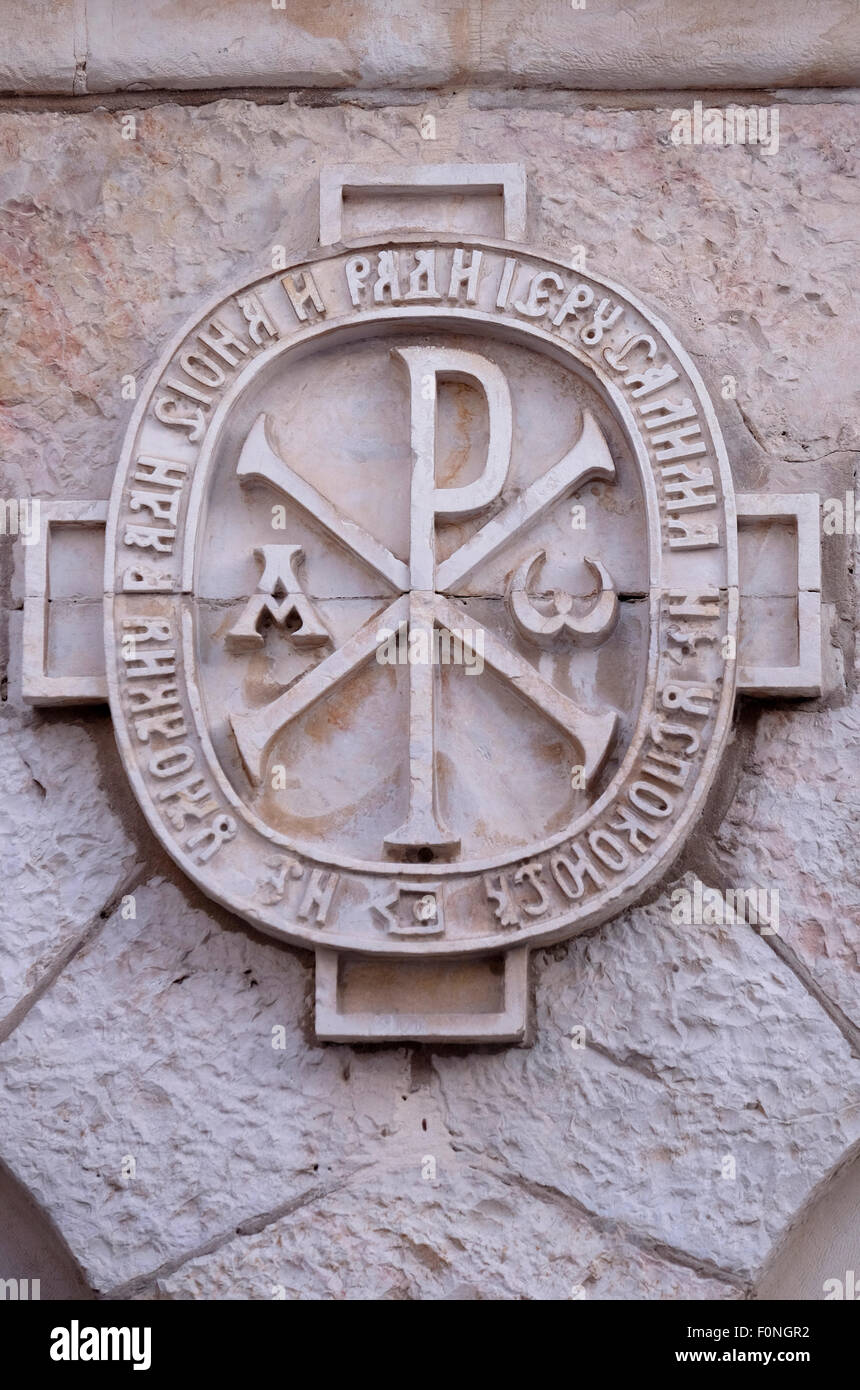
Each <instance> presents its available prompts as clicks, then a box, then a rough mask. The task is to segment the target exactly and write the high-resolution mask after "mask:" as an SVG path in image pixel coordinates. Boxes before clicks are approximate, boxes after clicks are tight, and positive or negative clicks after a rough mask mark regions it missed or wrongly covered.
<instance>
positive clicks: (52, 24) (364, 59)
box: [0, 0, 860, 92]
mask: <svg viewBox="0 0 860 1390" xmlns="http://www.w3.org/2000/svg"><path fill="white" fill-rule="evenodd" d="M3 9H4V11H8V14H6V15H5V18H6V22H7V24H8V25H9V33H8V39H9V41H10V42H9V44H8V52H7V55H6V60H5V62H4V64H3V68H2V70H0V75H2V80H3V86H4V88H5V90H10V89H11V90H13V91H49V92H71V91H72V90H73V89H74V90H75V91H80V92H86V91H90V92H106V91H116V90H122V89H125V88H135V87H141V86H145V87H186V88H195V87H241V86H257V85H261V86H321V87H345V86H356V87H359V88H360V87H372V86H380V87H407V88H408V87H433V86H437V85H442V84H445V83H451V82H459V83H464V82H491V83H507V84H511V85H516V86H519V87H522V86H535V87H546V86H549V87H586V88H589V87H591V88H634V89H635V88H637V87H639V88H642V87H646V88H647V87H651V88H659V87H664V88H665V87H672V86H683V87H689V86H692V85H693V83H694V82H699V83H700V84H701V85H703V86H706V87H718V86H726V87H743V86H750V87H760V86H771V85H781V86H789V85H794V84H798V85H804V86H822V85H830V86H839V85H845V84H849V83H851V82H852V81H855V80H856V78H857V72H858V47H860V39H858V32H857V22H856V18H857V16H856V9H855V8H854V7H853V6H852V4H851V0H817V3H815V4H814V5H811V6H803V7H802V8H800V9H798V10H795V11H793V12H788V13H786V10H785V7H784V6H783V5H781V4H779V3H778V0H760V3H759V4H758V5H756V6H755V8H754V9H753V10H752V11H750V10H749V8H748V7H744V6H743V5H742V4H741V3H739V0H735V2H734V3H731V4H726V5H723V6H721V7H720V8H719V9H716V10H712V11H707V12H703V10H702V8H701V5H700V4H699V3H698V0H683V3H677V2H676V3H674V4H673V3H672V0H644V3H641V4H639V5H637V6H636V8H635V11H634V10H630V9H629V8H627V7H625V5H624V4H623V3H622V0H604V2H603V3H602V4H601V5H599V6H598V5H591V4H589V5H580V4H578V3H577V4H576V5H571V4H567V3H564V0H541V3H539V4H533V3H525V0H492V3H486V4H484V5H482V6H478V7H475V6H473V5H469V4H468V3H467V0H436V3H435V4H431V5H425V6H423V7H422V9H421V10H420V11H416V12H414V13H410V16H409V21H408V23H406V22H398V17H396V16H395V15H393V14H392V11H391V7H390V5H389V4H387V3H386V0H361V2H360V3H357V4H353V5H352V6H351V7H350V8H349V10H340V8H339V7H338V6H336V5H326V6H319V5H315V4H313V3H304V4H299V5H296V4H293V3H289V2H288V0H284V3H279V5H278V7H275V6H274V5H271V4H268V3H263V0H233V3H231V4H220V5H215V6H213V7H210V9H208V10H207V12H206V14H205V17H202V16H201V14H200V12H199V10H198V8H197V7H196V6H195V5H193V4H192V3H191V0H174V3H173V4H171V5H170V6H167V7H161V8H160V9H159V10H157V11H155V12H151V13H150V12H146V13H144V12H142V11H141V10H137V9H136V10H133V11H129V9H128V7H127V6H126V5H125V4H123V0H75V2H74V3H73V0H53V3H52V4H50V5H49V6H47V7H46V10H47V13H46V14H45V15H44V16H43V10H42V7H40V9H39V15H38V23H37V21H36V15H35V13H34V14H33V17H32V22H31V23H30V24H28V23H27V22H26V20H27V18H29V16H26V15H25V16H23V19H24V21H25V22H24V23H23V24H22V22H21V20H22V16H20V15H19V13H18V12H17V11H14V10H13V8H12V0H5V4H4V7H3ZM46 28H47V40H48V41H47V42H46V41H45V38H44V37H43V35H44V33H45V29H46ZM73 84H74V85H73Z"/></svg>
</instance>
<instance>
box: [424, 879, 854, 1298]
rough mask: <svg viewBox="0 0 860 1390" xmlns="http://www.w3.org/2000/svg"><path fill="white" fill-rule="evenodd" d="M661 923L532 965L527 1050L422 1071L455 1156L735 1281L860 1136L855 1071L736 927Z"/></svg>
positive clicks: (821, 1020)
mask: <svg viewBox="0 0 860 1390" xmlns="http://www.w3.org/2000/svg"><path fill="white" fill-rule="evenodd" d="M670 912H671V902H670V901H669V899H668V897H666V896H664V897H662V898H660V899H659V900H658V901H657V902H656V903H655V904H654V905H652V906H651V907H647V908H642V909H636V910H634V911H632V912H630V913H628V914H626V915H625V916H624V917H622V918H619V919H618V920H617V921H616V922H615V923H612V924H610V925H609V926H607V927H605V928H603V929H602V930H601V931H600V932H598V933H597V934H595V935H594V936H592V937H589V938H587V939H586V938H580V939H579V940H576V941H573V942H572V943H571V944H570V946H569V947H557V948H555V949H554V951H552V952H547V953H545V955H544V956H543V957H541V955H540V954H539V955H538V956H537V971H538V981H539V984H538V991H537V999H538V1018H537V1041H536V1043H535V1047H534V1049H533V1050H532V1051H531V1052H525V1051H509V1052H506V1053H504V1054H500V1055H497V1056H482V1057H469V1058H453V1057H443V1056H439V1057H436V1058H434V1064H433V1065H434V1071H435V1072H436V1074H437V1075H438V1085H439V1091H440V1096H441V1101H440V1106H441V1114H442V1117H443V1119H444V1122H445V1124H446V1127H447V1129H448V1131H449V1133H450V1134H451V1137H452V1140H453V1142H455V1143H456V1144H457V1145H458V1146H460V1145H462V1147H463V1149H464V1151H465V1152H467V1153H469V1154H471V1155H473V1156H474V1155H477V1154H481V1155H482V1156H483V1159H484V1161H486V1160H487V1159H489V1160H494V1161H499V1162H504V1163H505V1164H506V1165H507V1166H508V1167H509V1168H511V1169H513V1170H514V1171H515V1172H517V1173H518V1174H520V1175H521V1176H522V1177H524V1178H526V1179H528V1180H529V1181H531V1182H536V1183H540V1184H541V1185H543V1186H547V1187H551V1188H554V1189H555V1190H557V1191H560V1192H563V1193H565V1194H566V1195H567V1196H569V1197H572V1198H573V1199H575V1200H576V1201H579V1202H581V1203H582V1204H583V1206H584V1207H586V1208H587V1209H588V1210H589V1211H591V1212H593V1213H595V1214H596V1215H598V1216H599V1217H601V1218H603V1219H607V1218H610V1217H612V1218H615V1219H617V1220H619V1221H621V1222H622V1223H624V1225H625V1226H628V1227H631V1228H633V1229H635V1230H637V1231H640V1232H648V1233H649V1234H650V1235H651V1236H652V1237H653V1238H654V1239H656V1240H659V1241H664V1242H665V1243H666V1244H668V1245H671V1246H672V1247H674V1248H680V1249H683V1250H686V1251H688V1252H689V1253H690V1254H691V1255H693V1256H695V1257H697V1258H700V1259H702V1258H709V1259H712V1260H713V1261H714V1262H715V1263H717V1264H719V1265H720V1266H721V1267H723V1268H726V1269H732V1270H734V1271H735V1272H736V1273H737V1274H739V1275H748V1274H749V1273H750V1272H751V1271H753V1270H755V1269H756V1268H757V1267H758V1266H759V1264H760V1263H761V1262H762V1260H763V1259H764V1257H765V1255H766V1254H767V1251H768V1249H769V1248H770V1245H771V1243H772V1242H773V1240H774V1238H775V1236H776V1235H777V1234H778V1232H779V1231H780V1229H781V1228H782V1227H783V1226H784V1225H785V1224H786V1222H787V1221H788V1219H789V1218H790V1216H791V1214H792V1212H794V1211H795V1210H796V1208H797V1207H798V1206H799V1204H800V1202H801V1201H802V1200H803V1198H804V1196H805V1195H806V1194H807V1193H808V1192H809V1191H810V1189H811V1188H812V1187H813V1186H814V1185H815V1183H816V1182H817V1181H819V1180H820V1178H821V1177H823V1176H824V1174H825V1173H826V1172H827V1171H828V1170H829V1169H830V1167H831V1166H832V1165H833V1164H834V1163H835V1162H836V1160H837V1159H838V1158H839V1157H840V1156H841V1154H843V1153H844V1152H845V1151H846V1149H847V1148H848V1147H849V1145H850V1143H851V1142H852V1138H853V1137H854V1136H856V1135H857V1134H858V1133H860V1106H858V1104H857V1073H858V1068H857V1063H856V1062H852V1059H851V1055H850V1050H849V1048H848V1045H847V1043H846V1042H845V1039H844V1038H843V1037H842V1035H841V1034H840V1033H839V1032H838V1031H837V1029H836V1028H835V1027H834V1026H833V1025H832V1024H831V1022H830V1021H829V1019H827V1017H826V1016H825V1015H824V1014H823V1013H822V1011H821V1009H820V1008H819V1006H818V1005H817V1004H816V1003H815V1002H814V1001H813V1000H812V999H811V998H810V996H809V995H808V994H807V992H806V991H805V990H804V989H803V988H802V986H801V985H800V984H799V983H798V981H797V980H796V978H795V977H794V976H793V975H792V974H791V972H790V971H789V970H788V969H786V967H785V966H783V965H782V964H781V962H780V961H779V960H778V959H776V957H775V956H774V955H773V953H772V952H771V950H770V949H769V947H768V946H767V945H766V944H765V943H764V941H762V939H761V938H759V937H757V936H756V935H755V933H754V932H753V930H752V929H751V928H750V927H747V926H742V927H726V928H715V927H695V926H694V927H679V926H675V925H673V923H672V922H671V920H670ZM576 1028H584V1029H585V1037H586V1044H587V1045H586V1046H585V1048H574V1047H572V1045H571V1034H572V1032H573V1030H574V1029H576ZM727 1156H730V1157H733V1158H734V1160H735V1163H736V1178H735V1180H734V1181H731V1180H728V1179H726V1178H724V1177H723V1176H722V1164H723V1160H724V1158H726V1157H727Z"/></svg>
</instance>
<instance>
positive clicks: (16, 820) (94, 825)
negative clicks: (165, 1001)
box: [0, 712, 136, 1034]
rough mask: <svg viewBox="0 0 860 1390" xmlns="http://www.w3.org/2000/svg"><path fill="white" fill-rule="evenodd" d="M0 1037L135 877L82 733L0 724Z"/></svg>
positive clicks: (129, 850)
mask: <svg viewBox="0 0 860 1390" xmlns="http://www.w3.org/2000/svg"><path fill="white" fill-rule="evenodd" d="M0 749H1V750H2V752H1V753H0V861H2V865H3V925H2V931H0V1034H2V1033H3V1032H5V1030H6V1029H7V1028H8V1027H9V1026H11V1024H12V1023H13V1022H14V1018H10V1017H9V1015H10V1014H12V1013H13V1010H15V1009H16V1007H17V1006H20V1005H21V1003H22V1001H23V1000H25V998H26V996H27V995H29V994H30V993H31V992H32V991H33V990H34V989H37V988H38V986H39V984H40V982H43V981H44V979H45V977H46V975H48V974H50V973H51V971H52V970H53V969H56V968H57V967H58V966H59V965H60V963H61V962H62V959H63V957H64V956H65V955H66V954H67V953H68V952H69V951H70V950H71V949H73V947H74V945H75V943H76V942H77V941H78V940H79V939H80V938H81V936H82V935H83V934H84V933H85V932H86V931H87V930H88V929H89V928H90V927H91V925H92V924H93V921H94V920H95V921H97V920H98V914H99V912H101V911H102V909H103V908H104V907H105V906H106V905H107V904H108V903H109V902H110V901H111V899H112V898H114V897H115V896H116V894H117V893H118V892H119V891H120V889H121V888H122V886H123V884H124V883H125V882H126V881H127V879H128V878H129V876H130V875H131V874H132V873H133V870H134V866H135V862H136V852H135V848H134V845H133V844H132V842H131V841H130V839H129V838H128V835H127V834H126V832H125V830H124V829H123V827H122V824H121V822H120V820H119V818H118V817H117V816H116V815H115V814H114V812H113V811H112V810H111V808H110V806H109V804H108V802H107V799H106V796H105V787H104V782H103V779H102V776H101V772H100V769H99V765H98V761H97V756H96V749H95V746H94V744H93V741H92V739H91V738H90V737H89V736H88V734H87V732H86V731H85V729H84V728H81V727H76V726H75V725H74V724H71V723H69V724H67V725H58V724H55V723H50V722H44V723H43V722H42V721H41V720H36V721H35V722H34V723H27V722H25V719H22V718H19V717H17V716H16V715H15V714H14V713H12V712H7V714H6V715H5V716H4V718H3V720H2V722H0Z"/></svg>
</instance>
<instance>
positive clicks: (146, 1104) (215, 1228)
mask: <svg viewBox="0 0 860 1390" xmlns="http://www.w3.org/2000/svg"><path fill="white" fill-rule="evenodd" d="M135 899H136V918H135V919H134V920H132V919H128V918H126V919H123V917H122V914H121V912H118V913H115V914H114V915H113V916H112V917H111V918H110V919H109V920H108V921H107V922H106V923H105V925H104V927H103V929H102V930H101V932H100V933H99V934H98V936H97V937H96V938H95V939H93V940H92V941H91V942H90V943H89V944H88V945H87V946H86V947H85V948H84V949H83V950H82V951H81V952H80V953H79V954H78V955H77V956H76V957H75V959H74V960H73V961H72V963H71V964H70V965H69V967H68V968H67V969H66V970H65V971H64V973H63V974H62V975H61V976H60V978H59V979H58V980H57V981H56V983H55V984H54V985H53V986H52V988H51V989H50V990H49V991H48V992H47V994H46V995H45V996H44V997H43V999H42V1000H41V1001H40V1002H39V1003H38V1004H37V1005H36V1007H35V1008H34V1009H33V1010H32V1011H31V1012H30V1013H29V1015H28V1016H27V1018H26V1019H25V1020H24V1022H23V1023H22V1024H21V1025H20V1026H19V1027H18V1028H17V1029H16V1030H15V1032H14V1033H13V1034H12V1035H11V1037H10V1038H9V1040H8V1042H7V1043H6V1046H5V1049H4V1050H3V1053H2V1056H3V1072H4V1078H5V1079H4V1089H3V1092H2V1097H0V1114H2V1116H3V1118H2V1121H0V1130H2V1133H3V1135H4V1140H3V1155H4V1157H5V1158H7V1160H8V1161H9V1163H10V1166H11V1167H12V1168H13V1169H14V1171H15V1172H16V1173H17V1175H18V1176H19V1177H20V1178H21V1179H22V1180H23V1182H24V1183H25V1184H26V1186H27V1187H28V1188H29V1189H30V1191H31V1192H32V1193H33V1194H34V1196H35V1197H36V1199H37V1200H38V1201H39V1202H40V1203H42V1204H43V1205H45V1206H46V1207H47V1208H48V1210H49V1211H50V1213H51V1214H52V1215H53V1216H54V1218H55V1220H56V1221H57V1223H58V1225H59V1226H60V1228H61V1230H62V1232H63V1234H64V1236H65V1237H66V1239H67V1241H68V1242H69V1245H70V1246H71V1248H72V1250H73V1252H74V1254H75V1255H76V1256H77V1258H78V1259H79V1260H80V1261H81V1263H82V1264H83V1266H84V1267H85V1269H86V1271H87V1273H88V1276H89V1277H90V1278H91V1279H92V1281H93V1282H94V1284H95V1286H96V1287H97V1288H100V1289H105V1288H109V1287H111V1286H112V1285H115V1284H119V1283H122V1282H124V1281H125V1280H127V1279H131V1278H133V1277H135V1276H139V1275H141V1274H145V1273H148V1272H149V1271H151V1270H154V1269H156V1268H157V1267H158V1266H159V1265H161V1264H163V1263H164V1262H165V1261H166V1260H175V1259H177V1258H178V1257H179V1256H180V1255H182V1254H183V1253H185V1252H188V1251H191V1250H194V1249H195V1248H197V1247H199V1246H200V1245H201V1244H203V1243H205V1242H206V1241H207V1240H210V1239H212V1238H213V1237H215V1236H217V1235H219V1234H220V1233H221V1232H224V1231H230V1230H233V1229H235V1227H236V1226H237V1225H238V1224H239V1223H240V1222H241V1221H243V1220H247V1219H248V1218H251V1217H254V1216H257V1215H259V1214H260V1213H261V1212H266V1211H270V1210H274V1209H277V1208H278V1207H280V1206H281V1205H282V1204H284V1203H286V1202H288V1201H290V1200H291V1199H293V1198H297V1197H301V1196H302V1195H304V1194H306V1193H307V1192H309V1191H310V1190H312V1189H314V1188H316V1187H317V1186H318V1184H319V1183H320V1182H330V1181H331V1180H332V1177H334V1176H337V1177H343V1176H345V1175H346V1174H347V1173H349V1172H350V1171H351V1169H352V1168H354V1167H355V1166H356V1165H358V1164H360V1163H362V1162H364V1163H367V1162H369V1161H372V1159H373V1157H374V1155H375V1154H376V1153H377V1152H381V1149H382V1148H383V1147H384V1140H385V1134H386V1132H387V1131H388V1130H390V1129H391V1126H392V1113H393V1110H394V1107H395V1103H396V1101H398V1100H399V1097H400V1095H401V1094H402V1093H403V1092H404V1091H405V1089H406V1077H407V1074H408V1067H407V1063H406V1059H405V1054H404V1053H403V1051H402V1050H399V1049H398V1050H391V1051H381V1052H368V1053H364V1054H355V1055H354V1054H351V1053H350V1051H349V1050H348V1049H346V1048H323V1047H320V1046H313V1045H309V1044H308V1043H307V1042H306V1041H305V1036H304V1026H305V1025H306V1024H307V1013H306V1011H307V1008H308V1002H309V1001H308V994H309V991H310V988H311V970H310V960H309V959H307V958H305V959H303V958H301V957H300V956H299V955H297V954H296V953H294V952H291V951H287V950H278V949H277V948H275V947H272V946H269V945H263V944H262V943H261V942H260V940H259V939H258V938H255V937H254V936H252V935H251V934H249V933H246V932H244V931H242V930H239V929H236V930H225V929H224V928H223V927H221V926H220V925H218V924H217V923H216V922H215V921H214V920H213V919H211V918H210V917H209V916H208V915H207V914H206V913H205V912H201V911H196V910H193V909H190V908H189V907H187V906H186V904H185V902H184V901H183V898H182V895H181V894H180V893H179V892H178V890H177V889H175V888H174V887H173V886H172V885H169V884H165V883H160V882H157V881H156V882H155V883H152V884H150V885H147V886H146V887H145V888H142V889H139V890H138V891H137V892H136V894H135ZM277 1027H283V1028H284V1029H285V1034H284V1042H285V1046H284V1048H282V1049H280V1048H278V1049H276V1048H274V1047H273V1045H272V1044H273V1032H272V1030H273V1028H277ZM126 1155H130V1156H131V1157H132V1158H133V1159H134V1160H135V1162H136V1177H135V1178H134V1180H129V1181H126V1180H124V1179H123V1177H122V1176H121V1173H122V1160H123V1158H124V1156H126ZM72 1194H74V1195H72Z"/></svg>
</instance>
